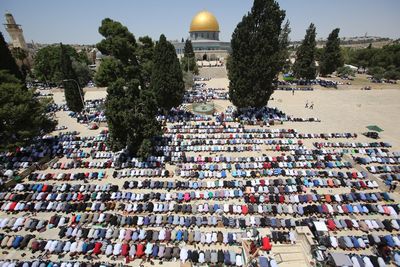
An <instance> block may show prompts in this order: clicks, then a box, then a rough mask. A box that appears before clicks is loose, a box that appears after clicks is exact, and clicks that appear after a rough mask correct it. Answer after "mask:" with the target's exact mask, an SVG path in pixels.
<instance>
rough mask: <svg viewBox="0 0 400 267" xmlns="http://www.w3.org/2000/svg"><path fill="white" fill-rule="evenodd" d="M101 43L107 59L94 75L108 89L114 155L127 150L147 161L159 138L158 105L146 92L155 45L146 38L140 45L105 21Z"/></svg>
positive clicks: (115, 24)
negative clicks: (145, 158)
mask: <svg viewBox="0 0 400 267" xmlns="http://www.w3.org/2000/svg"><path fill="white" fill-rule="evenodd" d="M99 32H100V34H101V35H103V37H104V39H103V40H102V41H101V42H100V43H98V44H97V48H98V49H99V50H100V51H101V52H102V53H103V54H104V55H106V56H107V57H106V58H104V59H103V61H102V63H101V65H100V68H99V70H98V72H97V74H96V78H95V80H96V83H98V84H99V85H101V86H108V88H107V98H106V103H105V110H106V117H107V123H108V127H109V131H110V135H109V144H110V146H111V149H112V150H113V151H118V150H121V149H125V148H126V149H127V151H128V152H129V154H130V155H134V156H141V157H147V156H149V155H150V154H151V153H152V149H153V144H152V140H153V138H154V137H155V136H157V135H160V134H161V126H160V124H159V123H158V122H157V120H156V113H157V104H156V103H157V102H156V97H155V95H154V93H153V92H152V91H151V90H149V89H148V88H147V87H148V84H149V82H150V71H152V69H153V64H154V63H153V62H154V60H153V58H154V49H155V48H154V43H153V41H152V40H151V39H150V38H149V37H147V36H145V37H142V38H139V43H136V39H135V37H134V35H133V34H132V33H130V32H129V31H128V29H127V28H126V27H125V26H123V25H122V24H121V23H119V22H117V21H113V20H111V19H108V18H107V19H104V20H103V21H102V24H101V26H100V28H99Z"/></svg>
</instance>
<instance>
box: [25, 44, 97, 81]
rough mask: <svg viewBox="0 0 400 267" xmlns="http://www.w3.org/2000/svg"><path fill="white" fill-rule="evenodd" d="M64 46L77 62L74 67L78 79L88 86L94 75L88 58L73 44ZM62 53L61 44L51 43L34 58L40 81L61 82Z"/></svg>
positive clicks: (35, 70)
mask: <svg viewBox="0 0 400 267" xmlns="http://www.w3.org/2000/svg"><path fill="white" fill-rule="evenodd" d="M63 48H64V52H65V53H66V54H67V55H68V56H69V57H70V59H71V61H73V62H75V63H74V64H73V65H72V67H73V69H74V71H75V73H76V76H77V77H78V78H77V81H79V83H80V86H81V87H84V86H86V84H87V83H88V82H89V81H90V80H91V79H92V76H93V75H92V73H91V72H90V70H89V67H88V64H87V62H86V60H84V59H83V58H82V55H80V54H79V53H78V52H76V50H75V49H74V48H73V47H72V46H70V45H63ZM60 55H61V47H60V46H59V45H50V46H46V47H44V48H42V49H40V50H39V51H38V52H37V53H36V56H35V60H34V68H33V69H34V75H35V77H36V78H37V79H38V80H40V81H44V82H53V83H56V84H59V83H60V82H61V80H62V76H63V75H62V65H61V57H60Z"/></svg>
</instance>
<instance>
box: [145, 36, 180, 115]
mask: <svg viewBox="0 0 400 267" xmlns="http://www.w3.org/2000/svg"><path fill="white" fill-rule="evenodd" d="M150 87H151V89H152V90H153V92H154V94H155V95H156V99H157V103H158V106H159V108H161V109H163V110H164V111H169V110H170V109H171V108H173V107H177V106H179V105H180V104H181V103H182V101H183V95H184V93H185V85H184V82H183V77H182V70H181V67H180V64H179V60H178V58H177V56H176V51H175V48H174V46H173V45H172V44H171V43H170V42H168V41H167V38H166V37H165V36H164V35H163V34H162V35H161V36H160V40H159V41H158V42H157V44H156V47H155V50H154V66H153V71H152V75H151V84H150Z"/></svg>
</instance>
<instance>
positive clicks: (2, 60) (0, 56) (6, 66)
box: [0, 32, 24, 81]
mask: <svg viewBox="0 0 400 267" xmlns="http://www.w3.org/2000/svg"><path fill="white" fill-rule="evenodd" d="M0 70H7V71H8V72H9V73H10V74H12V75H14V76H15V77H16V78H17V79H19V80H21V81H23V80H24V77H23V76H22V73H21V71H20V70H19V67H18V65H17V63H16V62H15V59H14V57H13V56H12V54H11V51H10V49H8V45H7V43H6V41H5V40H4V36H3V34H2V33H1V32H0Z"/></svg>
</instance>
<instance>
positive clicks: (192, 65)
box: [181, 39, 199, 75]
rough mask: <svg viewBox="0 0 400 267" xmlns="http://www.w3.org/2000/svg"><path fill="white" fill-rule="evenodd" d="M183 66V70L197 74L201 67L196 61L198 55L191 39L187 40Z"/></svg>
mask: <svg viewBox="0 0 400 267" xmlns="http://www.w3.org/2000/svg"><path fill="white" fill-rule="evenodd" d="M181 68H182V70H183V71H186V72H187V71H189V72H192V73H194V74H195V75H198V74H199V68H198V66H197V63H196V57H195V54H194V51H193V45H192V41H190V40H189V39H187V40H186V42H185V48H184V53H183V57H182V58H181Z"/></svg>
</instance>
